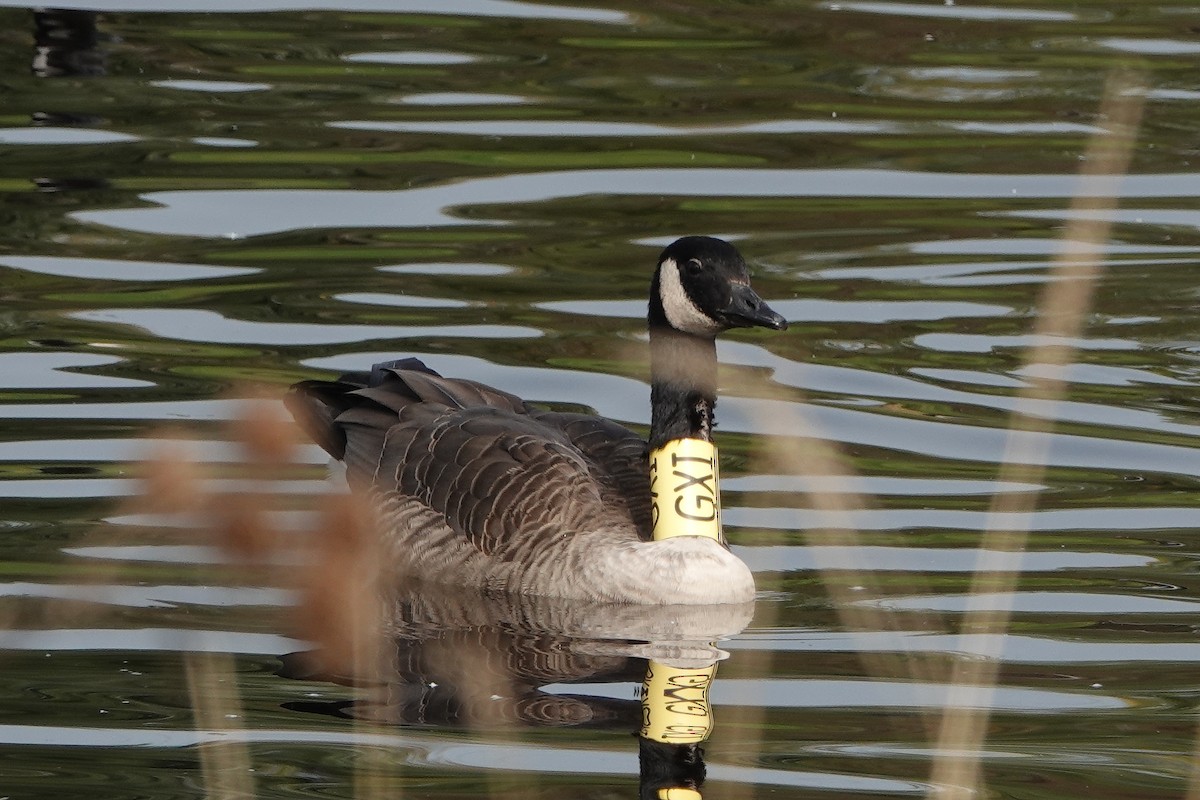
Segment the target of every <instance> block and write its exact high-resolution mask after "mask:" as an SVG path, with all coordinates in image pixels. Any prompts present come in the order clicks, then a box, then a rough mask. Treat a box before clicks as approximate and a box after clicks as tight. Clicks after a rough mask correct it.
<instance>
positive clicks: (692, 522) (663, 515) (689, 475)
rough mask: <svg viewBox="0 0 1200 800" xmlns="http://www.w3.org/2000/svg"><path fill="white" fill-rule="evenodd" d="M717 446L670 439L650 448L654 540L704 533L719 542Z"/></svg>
mask: <svg viewBox="0 0 1200 800" xmlns="http://www.w3.org/2000/svg"><path fill="white" fill-rule="evenodd" d="M719 479H720V470H719V469H718V464H717V448H716V446H714V445H713V443H712V442H706V441H704V440H703V439H673V440H672V441H669V442H667V443H666V444H664V445H663V446H662V447H659V448H657V449H655V450H651V451H650V499H651V502H652V503H653V504H654V507H653V509H652V511H651V519H652V521H653V525H654V538H655V539H669V538H671V537H672V536H707V537H708V538H709V539H716V540H717V541H721V540H722V539H721V490H720V488H719V487H718V485H717V483H718V481H719Z"/></svg>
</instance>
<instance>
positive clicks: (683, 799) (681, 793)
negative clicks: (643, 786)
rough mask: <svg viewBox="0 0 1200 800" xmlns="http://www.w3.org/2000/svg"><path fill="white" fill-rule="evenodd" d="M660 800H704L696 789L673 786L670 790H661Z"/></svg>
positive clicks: (659, 791) (659, 792) (659, 793)
mask: <svg viewBox="0 0 1200 800" xmlns="http://www.w3.org/2000/svg"><path fill="white" fill-rule="evenodd" d="M658 800H703V798H702V797H701V796H700V793H699V792H697V791H696V790H695V789H685V788H684V787H682V786H672V787H671V788H670V789H659V790H658Z"/></svg>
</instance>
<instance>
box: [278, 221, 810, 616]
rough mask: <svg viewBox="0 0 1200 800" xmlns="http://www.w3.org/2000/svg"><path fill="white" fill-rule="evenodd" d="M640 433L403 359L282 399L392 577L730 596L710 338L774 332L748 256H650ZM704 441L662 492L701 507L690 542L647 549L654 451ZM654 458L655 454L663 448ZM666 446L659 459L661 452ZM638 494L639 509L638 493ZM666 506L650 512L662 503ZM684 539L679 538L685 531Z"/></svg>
mask: <svg viewBox="0 0 1200 800" xmlns="http://www.w3.org/2000/svg"><path fill="white" fill-rule="evenodd" d="M647 321H648V326H649V334H650V362H651V393H650V398H651V422H650V441H649V448H650V451H649V454H648V451H647V442H645V441H644V440H642V439H641V437H639V436H638V435H637V434H635V433H633V432H632V431H629V430H628V429H626V428H625V427H623V426H621V425H618V424H617V423H615V422H613V421H611V420H608V419H604V418H602V417H596V416H589V415H587V414H577V413H565V412H556V411H546V410H543V409H539V408H536V407H533V406H530V405H527V404H526V403H525V401H523V400H521V399H520V398H518V397H516V396H515V395H511V394H509V393H507V392H503V391H500V390H498V389H493V388H491V387H489V386H485V385H483V384H480V383H477V382H475V381H471V380H466V379H455V378H443V377H442V376H440V375H438V374H437V373H436V372H434V371H433V370H431V369H429V368H428V367H426V366H425V365H424V364H423V363H421V362H420V361H418V360H416V359H411V358H410V359H402V360H399V361H394V362H390V363H387V364H378V365H376V366H375V367H374V368H373V369H372V370H371V371H370V372H369V373H366V372H364V373H352V374H348V375H343V376H342V377H341V378H340V379H338V380H336V381H302V382H300V383H297V384H296V385H295V386H293V387H292V391H291V392H290V393H289V395H288V398H287V402H288V407H289V408H290V409H291V411H292V414H293V415H294V416H295V417H296V419H297V421H298V422H299V423H300V425H301V426H302V427H303V428H304V429H305V430H306V431H307V432H308V434H309V435H310V436H311V437H312V438H313V440H314V441H316V442H317V444H319V445H320V446H321V447H322V448H324V449H325V450H326V451H327V452H328V453H329V454H330V455H331V456H333V457H334V458H335V459H338V460H340V461H342V462H343V463H344V464H345V466H346V473H347V478H348V480H349V481H350V483H351V486H352V488H354V489H357V490H366V491H368V492H369V493H370V494H371V495H372V496H373V497H374V498H375V501H376V502H377V504H378V506H379V509H380V512H381V515H382V519H383V520H384V524H385V525H386V527H387V529H388V532H389V533H388V540H387V543H386V551H385V557H386V558H387V559H389V563H388V567H389V569H393V570H394V571H395V572H397V573H398V574H402V575H406V576H411V577H412V578H416V579H422V580H429V581H434V582H438V583H448V584H454V585H459V586H469V587H474V588H477V589H483V590H488V591H493V590H499V591H504V592H517V593H522V594H533V595H546V596H552V597H563V598H574V599H581V600H593V601H600V602H621V603H653V604H700V603H714V604H715V603H742V602H747V601H749V600H752V599H753V597H754V580H753V578H752V576H751V574H750V570H749V569H748V568H747V567H746V565H745V564H744V563H743V562H742V561H741V560H740V559H738V558H737V557H736V556H734V555H733V554H732V553H730V552H729V548H728V546H727V545H726V543H725V538H724V535H723V534H722V533H721V531H720V521H719V518H718V516H717V512H718V506H717V502H716V501H717V498H716V486H715V480H716V466H715V462H716V456H715V453H714V452H713V450H712V446H711V445H710V444H707V443H709V442H711V441H712V429H713V410H714V408H715V406H716V390H717V377H716V373H717V356H716V341H715V337H716V335H717V334H718V333H721V332H722V331H725V330H728V329H730V328H734V327H751V326H760V327H765V328H772V329H775V330H782V329H784V328H786V327H787V322H786V321H785V320H784V319H783V317H781V316H780V315H779V314H776V313H775V312H774V311H772V310H771V309H770V308H769V307H768V306H767V304H766V303H764V302H763V300H762V298H760V297H759V296H758V294H756V293H755V291H754V290H753V289H752V288H750V282H749V273H748V271H747V268H746V262H745V261H744V260H743V259H742V256H741V254H740V253H739V252H738V251H737V249H736V248H735V247H733V246H732V245H730V244H729V243H727V242H724V241H721V240H720V239H714V238H710V237H706V236H688V237H685V238H682V239H679V240H677V241H676V242H674V243H673V244H671V245H669V246H668V247H667V248H666V249H665V250H663V252H662V255H661V256H660V257H659V259H658V267H657V269H656V270H655V273H654V278H653V281H652V283H651V287H650V308H649V314H648V319H647ZM697 443H698V446H699V447H701V448H704V447H707V448H708V450H707V451H706V452H701V453H700V455H697V456H689V455H688V454H687V453H686V452H684V453H682V455H676V456H673V457H677V458H679V459H682V461H681V462H680V463H683V462H686V461H689V460H690V461H697V462H698V461H704V463H707V464H709V465H710V466H708V469H707V472H705V471H703V470H701V471H700V473H701V474H695V475H692V476H691V477H686V476H685V478H684V480H682V481H672V483H673V484H679V483H682V484H685V485H688V486H690V487H691V488H692V489H695V490H698V491H701V492H707V494H705V495H704V496H703V497H695V498H688V499H687V501H686V503H687V504H692V503H694V504H695V508H692V506H691V505H687V507H686V508H684V507H683V506H681V505H680V503H681V502H684V501H683V498H677V499H676V500H675V507H676V508H683V510H684V511H685V515H686V511H687V510H688V509H689V508H692V510H693V511H697V510H698V511H699V512H702V513H696V514H692V515H691V516H695V517H703V518H704V519H705V520H707V521H706V522H704V523H702V524H703V525H707V526H709V527H706V528H705V529H704V530H703V531H698V532H700V533H702V534H703V535H672V536H671V537H670V538H663V539H658V538H655V537H654V536H653V535H652V528H653V527H654V525H655V524H657V519H652V517H655V516H656V515H657V514H658V508H657V507H656V506H655V503H656V502H660V501H659V500H657V498H658V495H659V493H660V492H662V491H663V488H664V486H665V485H666V484H667V482H668V479H670V478H671V476H672V474H673V475H675V476H679V475H680V474H681V473H679V472H677V471H672V472H671V473H670V474H668V473H667V471H666V468H664V471H663V475H664V480H663V484H662V485H660V486H659V487H658V490H656V491H654V492H652V490H651V486H650V479H648V469H650V468H651V463H652V462H653V463H654V464H657V460H656V459H657V458H658V457H659V456H660V452H659V451H658V448H668V449H669V448H670V447H673V446H675V445H676V444H681V445H695V444H697ZM661 452H662V453H665V452H667V451H666V450H663V451H661ZM672 452H673V451H672ZM652 495H653V498H655V499H652ZM669 505H670V504H669V503H668V504H666V505H664V506H663V507H664V508H666V509H667V510H668V511H669V510H670V509H669V508H668V506H669ZM681 532H682V533H685V534H687V533H692V532H693V531H691V530H682V531H681Z"/></svg>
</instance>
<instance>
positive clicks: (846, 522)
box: [768, 397, 940, 681]
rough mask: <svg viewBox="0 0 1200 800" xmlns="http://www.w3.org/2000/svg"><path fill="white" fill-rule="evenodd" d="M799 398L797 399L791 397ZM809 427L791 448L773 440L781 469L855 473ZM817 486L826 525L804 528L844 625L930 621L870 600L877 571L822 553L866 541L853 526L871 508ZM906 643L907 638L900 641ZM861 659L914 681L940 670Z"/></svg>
mask: <svg viewBox="0 0 1200 800" xmlns="http://www.w3.org/2000/svg"><path fill="white" fill-rule="evenodd" d="M792 399H793V400H795V398H794V397H793V398H792ZM795 427H796V428H797V429H801V430H802V429H805V428H807V429H808V431H809V433H810V434H811V438H804V439H800V440H799V441H798V442H796V443H795V444H794V445H793V446H792V447H789V446H788V444H787V443H785V442H784V441H783V440H781V439H780V438H779V437H772V438H771V439H770V440H768V441H769V445H768V446H769V448H770V460H771V462H772V464H773V465H774V467H773V468H774V469H775V470H776V471H779V472H782V473H784V474H793V475H800V476H803V477H808V478H818V477H819V478H828V477H830V476H833V475H843V476H852V475H853V470H852V469H851V468H850V466H849V464H848V462H847V460H846V459H845V458H844V457H843V456H842V454H841V453H840V452H839V450H838V448H837V447H836V446H835V445H833V444H831V443H830V441H829V440H828V439H825V438H824V437H822V436H820V431H818V430H816V429H815V428H814V426H813V425H812V424H811V423H810V422H808V421H807V420H806V421H804V422H803V423H802V424H800V425H797V426H795ZM847 481H848V485H847V487H846V488H847V490H846V491H839V492H830V491H814V492H811V493H810V494H809V500H810V502H811V503H812V504H813V508H814V509H815V510H816V511H817V512H818V515H819V516H818V519H820V521H821V524H820V525H818V526H816V527H812V528H808V529H806V530H805V533H804V539H805V542H806V544H807V545H808V546H809V547H810V548H812V550H813V556H814V559H815V560H816V562H817V572H818V573H819V574H820V576H821V581H822V583H823V584H824V585H825V589H826V591H827V592H828V594H829V598H830V601H831V603H832V605H833V608H834V610H835V612H836V613H837V615H838V621H839V622H840V624H841V627H842V628H843V629H844V630H848V631H874V630H888V631H893V632H901V631H909V630H914V629H921V628H923V627H927V626H928V620H929V618H930V616H931V615H926V614H920V613H897V612H892V611H884V610H883V609H880V608H879V607H878V606H875V605H873V604H872V603H871V602H870V601H872V600H874V599H877V598H879V597H881V596H882V595H883V592H882V591H881V589H880V588H879V586H878V583H879V581H878V580H877V579H876V577H875V575H874V573H872V572H870V571H868V570H862V569H847V568H846V567H845V566H844V565H839V564H836V563H833V562H831V561H828V560H825V559H824V558H823V555H822V553H823V550H824V549H825V548H833V547H837V548H850V549H855V548H859V547H861V546H862V537H861V536H860V535H859V532H858V530H857V529H856V528H855V525H854V514H855V512H856V511H858V510H860V509H863V508H865V507H866V502H865V500H864V498H863V497H862V495H860V494H858V493H857V492H853V491H850V490H849V489H850V488H851V486H852V484H851V483H849V481H850V478H849V477H848V478H847ZM898 645H899V647H901V648H903V645H904V640H903V638H900V639H899V640H898ZM858 657H859V660H860V661H861V662H862V663H863V667H864V670H865V671H866V672H867V673H868V674H869V675H873V676H876V677H898V676H906V677H908V678H911V679H913V680H921V681H932V680H937V679H939V678H940V674H939V672H938V671H936V670H935V667H934V666H933V665H931V664H930V663H929V662H925V661H919V660H916V659H913V658H911V656H910V655H909V654H908V653H906V652H903V651H901V652H898V653H897V652H894V651H884V652H870V651H865V650H864V651H863V652H860V653H859V655H858Z"/></svg>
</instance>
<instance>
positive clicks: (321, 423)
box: [287, 359, 649, 560]
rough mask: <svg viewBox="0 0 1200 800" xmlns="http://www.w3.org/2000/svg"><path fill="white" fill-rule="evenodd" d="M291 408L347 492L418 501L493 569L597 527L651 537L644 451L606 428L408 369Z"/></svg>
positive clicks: (410, 362)
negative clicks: (368, 489)
mask: <svg viewBox="0 0 1200 800" xmlns="http://www.w3.org/2000/svg"><path fill="white" fill-rule="evenodd" d="M368 382H369V385H368ZM287 402H288V406H289V408H291V410H292V412H293V414H294V415H295V416H296V419H297V420H298V421H299V422H300V424H301V425H302V427H304V428H305V430H306V431H307V432H308V433H309V435H310V436H312V438H313V439H314V441H316V442H317V443H318V444H320V445H321V446H322V447H323V448H324V449H325V450H326V451H328V452H329V453H330V454H331V455H333V456H334V457H335V458H340V459H342V460H344V461H345V463H346V466H347V471H348V474H349V476H350V478H351V480H352V482H353V483H355V484H359V485H362V484H371V485H374V486H375V488H376V490H377V491H380V492H383V493H384V494H385V495H387V494H397V495H402V496H406V497H411V498H415V499H417V500H419V501H420V502H421V503H423V504H424V505H426V506H427V507H428V508H430V509H432V510H434V511H436V512H438V514H439V515H440V516H442V517H443V518H444V520H445V522H446V524H447V525H448V526H449V527H450V528H451V529H452V530H454V531H455V532H456V533H457V534H458V535H460V536H463V537H466V538H467V539H468V540H470V541H471V542H472V543H473V544H474V545H475V546H476V547H477V548H479V550H481V551H483V552H485V553H489V554H493V555H495V556H496V557H498V558H501V559H504V560H511V559H517V558H521V557H524V556H528V555H529V554H530V552H531V551H532V550H534V549H536V548H538V547H539V546H540V545H541V544H544V543H546V542H547V541H548V540H550V539H554V538H561V537H562V536H565V535H569V534H571V533H573V532H578V531H580V530H585V529H594V528H596V527H598V526H599V525H601V524H608V525H614V524H615V525H616V526H617V527H626V528H630V529H631V530H634V535H644V534H643V533H642V531H641V529H642V528H643V527H648V520H649V496H648V490H647V487H646V479H645V474H646V473H645V466H644V464H645V444H644V442H642V440H641V439H639V438H638V437H637V436H636V435H635V434H633V433H632V432H630V431H628V430H626V429H625V428H623V427H621V426H620V425H617V424H616V423H614V422H611V421H610V420H605V419H602V418H598V417H589V416H587V415H583V414H558V413H555V412H546V411H540V410H536V409H530V408H528V407H527V406H526V405H525V403H524V401H522V400H521V399H520V398H518V397H516V396H514V395H511V394H508V393H507V392H502V391H499V390H497V389H493V388H491V387H488V386H485V385H483V384H480V383H477V382H475V381H469V380H456V379H447V378H443V377H441V376H440V375H438V374H436V373H434V372H433V371H432V370H429V369H428V368H427V367H425V365H424V364H421V363H420V362H419V361H416V360H415V359H405V360H404V361H402V362H393V364H392V365H380V366H378V367H376V368H375V369H374V370H372V372H371V373H369V374H368V373H359V374H353V375H345V376H343V377H342V378H341V379H340V380H338V381H329V382H323V381H306V382H304V383H301V384H297V386H296V387H295V388H294V390H293V392H292V393H291V394H290V395H289V396H288V399H287ZM635 474H637V475H638V476H640V480H635V479H634V477H633V476H634V475H635ZM626 492H632V494H631V495H630V496H628V497H625V496H624V495H625V493H626ZM643 505H644V506H645V507H644V508H643V507H642V506H643Z"/></svg>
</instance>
